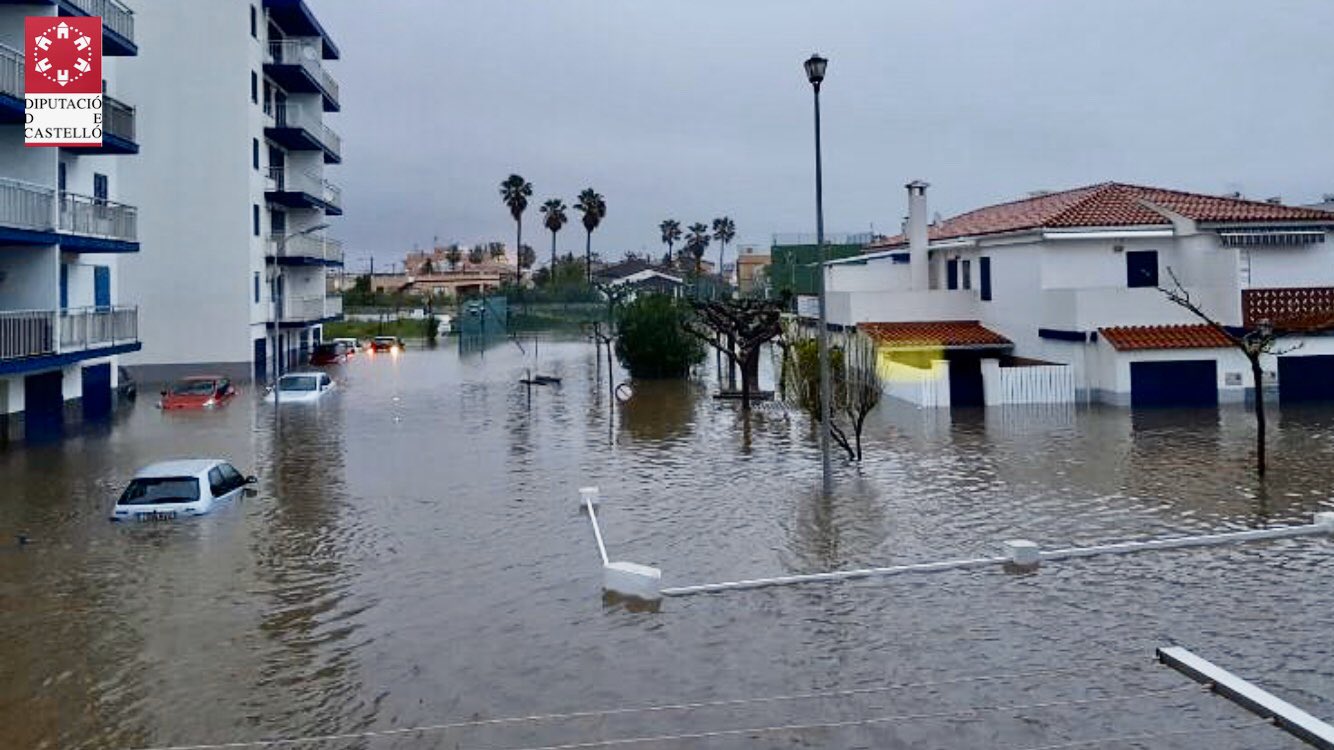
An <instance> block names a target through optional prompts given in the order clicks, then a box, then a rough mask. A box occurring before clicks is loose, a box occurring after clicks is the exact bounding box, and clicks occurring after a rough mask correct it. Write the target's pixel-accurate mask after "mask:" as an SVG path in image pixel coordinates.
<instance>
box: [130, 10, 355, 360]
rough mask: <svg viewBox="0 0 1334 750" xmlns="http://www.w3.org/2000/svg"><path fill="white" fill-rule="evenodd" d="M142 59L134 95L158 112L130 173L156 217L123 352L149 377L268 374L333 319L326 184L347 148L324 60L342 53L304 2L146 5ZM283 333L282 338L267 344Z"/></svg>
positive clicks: (133, 270)
mask: <svg viewBox="0 0 1334 750" xmlns="http://www.w3.org/2000/svg"><path fill="white" fill-rule="evenodd" d="M141 2H142V4H143V5H144V6H145V11H144V12H142V13H141V14H140V17H139V19H138V28H137V33H138V35H139V38H140V39H141V40H142V44H143V48H144V53H143V54H142V55H141V56H140V60H139V63H140V65H139V69H138V70H137V71H136V75H135V76H134V78H133V80H132V81H130V82H129V84H128V91H129V95H130V97H131V98H132V100H134V101H136V102H138V103H139V106H140V107H141V109H142V110H144V111H151V112H152V113H153V117H152V118H150V119H146V121H145V122H143V123H142V125H141V131H142V133H143V136H144V138H145V139H146V140H148V139H151V140H152V141H153V148H152V149H147V148H146V149H144V153H142V154H140V155H139V157H138V161H137V162H136V163H135V165H134V167H135V168H134V169H133V170H132V171H131V172H130V173H128V174H127V179H128V183H129V186H130V189H131V191H132V194H133V195H136V196H140V198H141V200H142V201H143V202H144V203H145V204H151V206H152V210H151V211H150V210H145V211H144V215H143V217H142V220H141V222H140V226H139V231H140V240H141V242H142V250H141V252H140V253H139V254H138V256H137V257H136V258H134V259H133V260H132V261H131V262H130V263H128V264H127V266H128V267H127V269H126V273H125V284H126V285H125V287H124V288H125V289H126V290H127V291H128V293H129V294H130V295H132V296H133V298H134V299H135V300H136V301H137V303H138V305H139V326H140V335H141V338H142V339H143V343H144V347H143V350H142V351H140V352H137V353H135V354H134V355H133V356H132V357H129V358H127V364H128V365H130V366H131V370H132V371H133V372H135V374H136V376H138V377H139V378H140V379H142V380H145V381H148V382H155V381H160V380H165V379H167V378H170V377H175V376H178V375H181V374H184V373H188V372H201V371H206V372H210V373H221V374H224V375H228V376H231V377H234V378H246V377H256V378H260V379H267V378H270V377H272V374H273V371H274V367H275V358H274V352H275V351H276V352H279V357H278V362H279V363H280V364H281V366H282V367H283V368H287V367H290V366H292V365H294V364H296V363H297V362H299V361H300V360H301V359H302V357H304V355H305V353H306V352H307V351H308V350H309V349H310V347H311V346H312V344H313V343H314V342H316V341H318V340H319V338H320V336H321V326H322V324H323V323H325V322H327V321H330V320H334V319H337V318H338V317H340V316H341V315H342V304H341V303H342V300H341V298H340V297H336V296H329V295H328V293H327V291H326V289H327V287H328V283H327V278H326V277H327V276H328V275H329V274H330V273H331V272H333V273H337V272H338V269H339V268H340V267H341V266H342V263H343V252H342V247H341V245H340V244H339V243H338V242H337V241H336V240H333V239H331V238H330V237H329V236H328V235H327V234H326V231H325V230H326V229H327V228H328V225H329V219H330V217H335V216H339V215H341V214H342V212H343V208H342V197H341V194H340V191H339V189H338V188H337V187H336V186H335V185H334V184H333V183H332V182H331V181H330V180H329V179H328V178H327V177H326V174H325V170H326V168H327V167H328V166H331V165H335V164H338V163H339V162H340V161H341V159H342V143H341V140H340V139H339V137H338V135H337V134H336V133H335V132H334V131H333V130H332V129H331V128H330V127H329V126H328V125H327V124H326V123H325V118H326V117H327V116H328V115H330V114H332V113H335V112H338V111H339V90H338V83H337V81H336V80H335V79H334V77H333V75H332V74H331V73H330V71H329V69H328V68H327V67H326V65H327V63H328V62H329V61H332V60H337V59H338V57H339V52H338V47H337V46H336V45H335V44H334V42H333V40H332V39H331V38H330V37H329V34H328V33H327V32H326V31H325V29H324V27H323V26H322V25H321V24H320V21H319V19H318V18H317V17H316V16H315V14H314V12H313V10H312V9H311V7H310V5H309V4H308V3H307V2H305V0H208V2H193V1H192V2H175V1H171V0H141ZM275 341H276V343H275Z"/></svg>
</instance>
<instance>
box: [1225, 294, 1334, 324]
mask: <svg viewBox="0 0 1334 750" xmlns="http://www.w3.org/2000/svg"><path fill="white" fill-rule="evenodd" d="M1241 319H1242V325H1244V326H1246V327H1247V328H1254V327H1256V326H1258V325H1259V324H1260V323H1261V321H1267V322H1268V323H1270V324H1271V325H1273V326H1274V327H1276V328H1298V329H1300V328H1329V327H1331V325H1332V324H1334V287H1328V286H1314V287H1287V288H1280V289H1243V290H1241Z"/></svg>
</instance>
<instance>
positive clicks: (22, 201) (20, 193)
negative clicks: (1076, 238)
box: [0, 177, 59, 245]
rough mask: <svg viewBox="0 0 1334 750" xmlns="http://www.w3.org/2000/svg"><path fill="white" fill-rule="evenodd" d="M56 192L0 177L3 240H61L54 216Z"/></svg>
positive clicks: (0, 238)
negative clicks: (57, 232) (54, 222)
mask: <svg viewBox="0 0 1334 750" xmlns="http://www.w3.org/2000/svg"><path fill="white" fill-rule="evenodd" d="M55 198H56V191H55V190H53V189H52V188H48V187H42V186H41V185H33V184H31V183H27V182H21V181H19V180H11V179H9V178H6V177H0V242H4V243H5V244H17V245H54V244H56V242H58V241H59V237H58V236H57V235H56V233H55V226H54V225H53V222H52V220H51V219H52V217H53V216H54V215H55Z"/></svg>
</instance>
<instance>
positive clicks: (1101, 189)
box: [1042, 182, 1128, 226]
mask: <svg viewBox="0 0 1334 750" xmlns="http://www.w3.org/2000/svg"><path fill="white" fill-rule="evenodd" d="M1090 187H1092V188H1095V189H1094V190H1090V191H1089V194H1088V195H1086V196H1084V197H1083V198H1080V199H1079V200H1077V201H1075V202H1074V203H1072V204H1070V205H1069V206H1066V207H1065V208H1064V209H1062V210H1061V211H1058V212H1057V213H1055V214H1053V215H1052V216H1049V217H1047V218H1046V219H1045V220H1044V221H1043V222H1042V226H1048V225H1050V224H1058V225H1059V223H1060V220H1061V219H1062V218H1063V217H1065V216H1067V215H1069V214H1072V213H1074V212H1076V211H1080V210H1082V209H1083V208H1084V207H1085V206H1087V205H1089V204H1090V203H1092V202H1094V201H1097V200H1099V199H1101V198H1102V197H1103V196H1105V195H1107V194H1109V193H1120V192H1121V189H1122V188H1124V187H1128V186H1127V185H1125V184H1124V183H1120V182H1100V183H1098V184H1097V185H1091V186H1090Z"/></svg>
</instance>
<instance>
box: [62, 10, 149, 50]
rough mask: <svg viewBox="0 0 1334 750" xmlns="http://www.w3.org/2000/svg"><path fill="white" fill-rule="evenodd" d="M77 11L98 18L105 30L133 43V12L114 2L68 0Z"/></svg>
mask: <svg viewBox="0 0 1334 750" xmlns="http://www.w3.org/2000/svg"><path fill="white" fill-rule="evenodd" d="M68 2H69V3H70V4H71V5H73V6H74V7H76V8H78V9H79V10H81V11H83V12H84V13H87V14H88V15H90V16H100V17H101V18H102V25H103V26H104V27H106V29H107V30H109V31H112V32H114V33H116V34H119V35H120V36H122V37H124V38H125V40H126V41H128V42H130V43H131V44H133V43H134V11H132V10H130V9H129V8H127V7H125V5H124V4H122V3H119V2H117V1H116V0H68Z"/></svg>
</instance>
